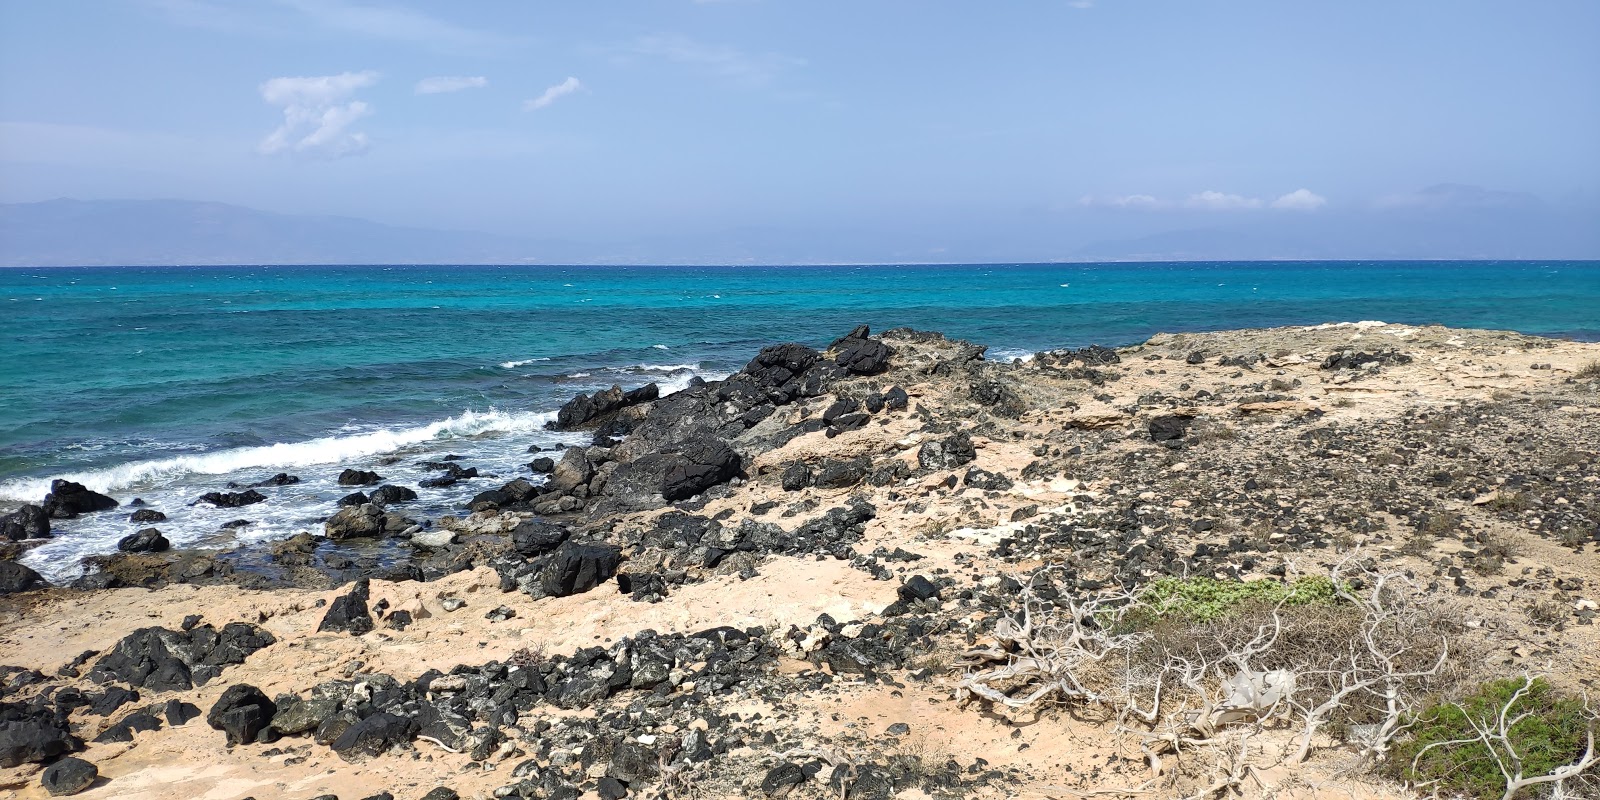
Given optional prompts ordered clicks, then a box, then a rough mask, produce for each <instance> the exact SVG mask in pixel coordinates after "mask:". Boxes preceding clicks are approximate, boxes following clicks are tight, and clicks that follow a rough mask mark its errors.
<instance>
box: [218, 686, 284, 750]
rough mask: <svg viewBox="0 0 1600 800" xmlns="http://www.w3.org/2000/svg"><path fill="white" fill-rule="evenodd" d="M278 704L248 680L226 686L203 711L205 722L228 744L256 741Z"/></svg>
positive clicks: (275, 711) (270, 719)
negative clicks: (225, 737) (213, 703)
mask: <svg viewBox="0 0 1600 800" xmlns="http://www.w3.org/2000/svg"><path fill="white" fill-rule="evenodd" d="M277 712H278V707H277V705H276V704H275V703H273V702H272V700H271V699H269V698H268V697H267V696H266V695H265V694H264V693H262V691H261V690H260V689H257V688H256V687H254V686H251V685H250V684H248V683H236V684H234V685H232V686H229V687H228V688H227V690H226V691H224V692H223V693H222V697H220V698H218V699H217V702H216V704H215V705H213V706H212V707H211V710H210V711H207V712H206V724H207V725H210V726H211V727H212V729H213V730H219V731H222V732H223V733H224V734H226V735H227V741H228V746H229V747H234V746H236V745H241V744H247V743H249V742H254V741H256V738H257V737H258V736H260V735H261V733H262V732H263V731H265V730H267V725H268V724H270V723H271V722H272V715H273V714H276V713H277Z"/></svg>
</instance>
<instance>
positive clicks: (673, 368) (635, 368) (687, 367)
mask: <svg viewBox="0 0 1600 800" xmlns="http://www.w3.org/2000/svg"><path fill="white" fill-rule="evenodd" d="M702 366H704V365H703V364H699V363H695V364H629V365H627V366H625V367H606V368H605V371H606V372H666V373H673V372H694V371H695V370H698V369H700V368H701V367H702Z"/></svg>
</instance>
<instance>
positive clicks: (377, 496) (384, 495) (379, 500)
mask: <svg viewBox="0 0 1600 800" xmlns="http://www.w3.org/2000/svg"><path fill="white" fill-rule="evenodd" d="M367 499H368V502H371V503H374V504H376V505H380V506H386V505H390V504H392V503H404V502H407V501H410V500H415V499H417V493H416V492H414V491H412V490H411V489H409V488H407V487H405V486H396V485H394V484H392V483H386V484H384V485H382V486H379V487H378V488H376V489H373V490H372V494H371V496H369V497H368V498H367Z"/></svg>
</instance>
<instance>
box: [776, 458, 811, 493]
mask: <svg viewBox="0 0 1600 800" xmlns="http://www.w3.org/2000/svg"><path fill="white" fill-rule="evenodd" d="M781 481H782V484H783V490H784V491H786V492H798V491H800V490H801V489H804V488H806V487H807V486H810V485H811V468H810V467H808V466H806V463H805V462H804V461H796V462H794V463H793V464H790V465H789V466H787V467H784V468H783V475H782V476H781Z"/></svg>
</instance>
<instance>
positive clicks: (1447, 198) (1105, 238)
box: [0, 185, 1600, 267]
mask: <svg viewBox="0 0 1600 800" xmlns="http://www.w3.org/2000/svg"><path fill="white" fill-rule="evenodd" d="M1134 213H1137V212H1134ZM1595 218H1596V217H1595V216H1592V215H1585V214H1582V213H1577V212H1573V211H1567V212H1558V211H1555V210H1552V209H1550V208H1548V207H1546V206H1545V205H1544V204H1543V203H1541V202H1539V201H1538V200H1537V199H1536V198H1533V197H1532V196H1529V195H1521V194H1513V193H1505V192H1490V191H1486V190H1483V189H1478V188H1476V187H1468V186H1455V185H1442V186H1436V187H1431V188H1429V189H1424V190H1422V191H1419V192H1416V193H1414V194H1411V195H1404V196H1398V197H1395V198H1391V199H1390V200H1389V201H1388V205H1382V204H1380V205H1379V206H1377V207H1374V208H1366V209H1360V210H1345V211H1319V212H1317V213H1314V214H1297V213H1294V212H1287V213H1277V212H1271V211H1265V212H1259V213H1253V214H1247V215H1238V216H1230V217H1228V218H1226V219H1223V218H1220V217H1218V216H1216V215H1214V214H1213V215H1207V214H1205V213H1200V214H1195V213H1192V212H1191V213H1187V214H1185V213H1183V212H1168V213H1166V214H1164V215H1163V214H1149V215H1147V216H1144V217H1133V216H1123V217H1120V218H1117V219H1110V218H1104V217H1102V218H1093V217H1087V218H1082V219H1076V220H1066V219H1060V220H1057V219H1049V218H1037V217H1035V218H1029V219H1016V220H999V221H996V222H993V223H991V224H989V225H978V224H976V223H974V228H981V230H978V231H976V232H973V231H968V232H967V233H966V235H965V236H963V234H962V233H961V232H960V231H958V230H955V229H954V228H955V226H948V225H946V226H943V227H940V226H927V227H924V228H923V229H921V230H910V229H908V230H900V231H888V230H869V229H855V230H830V231H807V230H795V229H787V228H779V227H771V228H737V229H732V230H726V231H723V232H721V233H717V234H693V233H685V234H683V235H678V236H658V237H645V238H632V239H620V240H617V241H613V242H608V243H607V244H604V245H600V244H593V243H584V242H573V241H563V240H549V239H536V238H531V237H518V236H506V235H498V234H489V233H474V232H468V231H448V230H431V229H426V228H409V227H400V226H394V225H385V224H381V223H377V222H372V221H369V220H362V219H355V218H351V217H329V216H309V215H296V214H278V213H273V212H268V211H259V210H256V209H251V208H244V207H241V206H234V205H227V204H223V203H207V202H194V201H187V200H90V201H84V200H65V199H63V200H49V201H45V202H39V203H17V204H0V267H16V266H101V265H128V266H144V265H168V264H171V265H219V264H841V263H842V264H867V263H916V262H946V263H949V262H955V263H995V262H1023V261H1034V262H1044V261H1169V260H1170V261H1185V260H1207V261H1211V260H1217V261H1222V260H1276V259H1386V258H1387V259H1430V258H1439V259H1452V258H1455V259H1464V258H1465V259H1471V258H1484V259H1515V258H1600V224H1597V223H1596V222H1595V221H1594V220H1595ZM1097 220H1099V221H1098V222H1097ZM1100 222H1105V223H1106V225H1105V226H1104V227H1101V226H1100ZM1197 223H1202V224H1197ZM1141 228H1142V230H1141ZM1096 233H1098V234H1099V235H1098V236H1097V235H1096ZM1119 234H1120V236H1119ZM1097 239H1100V241H1096V240H1097ZM1084 242H1093V243H1092V244H1087V245H1085V244H1084Z"/></svg>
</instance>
